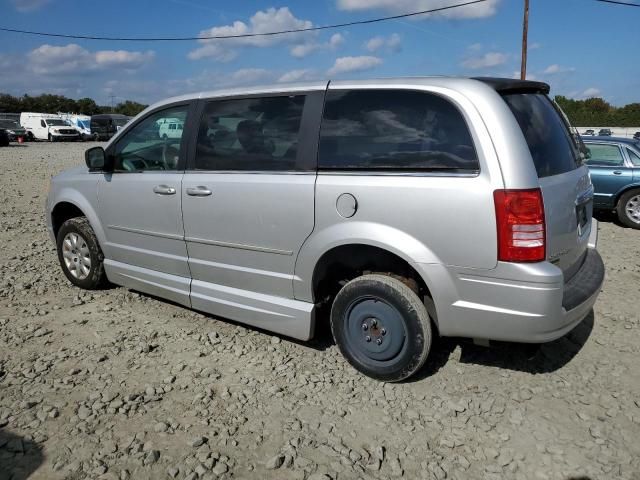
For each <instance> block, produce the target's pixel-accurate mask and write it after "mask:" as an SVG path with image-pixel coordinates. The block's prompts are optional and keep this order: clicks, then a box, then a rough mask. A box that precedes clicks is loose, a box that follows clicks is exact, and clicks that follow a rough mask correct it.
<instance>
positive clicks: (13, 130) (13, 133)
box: [0, 118, 27, 142]
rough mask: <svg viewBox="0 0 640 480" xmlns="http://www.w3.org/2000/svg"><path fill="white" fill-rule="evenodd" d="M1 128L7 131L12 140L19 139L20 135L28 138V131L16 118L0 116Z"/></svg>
mask: <svg viewBox="0 0 640 480" xmlns="http://www.w3.org/2000/svg"><path fill="white" fill-rule="evenodd" d="M0 128H2V129H3V130H5V131H6V132H7V135H9V141H11V142H15V141H17V140H18V138H19V137H22V138H23V139H25V140H26V139H27V131H26V130H25V129H24V128H22V126H21V125H20V124H19V123H18V122H16V121H15V120H7V119H4V118H0Z"/></svg>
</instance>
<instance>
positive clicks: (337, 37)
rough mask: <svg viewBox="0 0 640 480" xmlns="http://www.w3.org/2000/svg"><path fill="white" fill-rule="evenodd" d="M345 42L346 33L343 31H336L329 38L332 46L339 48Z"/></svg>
mask: <svg viewBox="0 0 640 480" xmlns="http://www.w3.org/2000/svg"><path fill="white" fill-rule="evenodd" d="M343 43H344V35H342V34H341V33H334V34H333V35H331V38H330V39H329V46H330V47H332V48H338V47H339V46H340V45H342V44H343Z"/></svg>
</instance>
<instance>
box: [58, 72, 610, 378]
mask: <svg viewBox="0 0 640 480" xmlns="http://www.w3.org/2000/svg"><path fill="white" fill-rule="evenodd" d="M548 92H549V86H548V85H547V84H544V83H540V82H532V81H519V80H511V79H495V78H478V79H469V78H444V77H438V78H399V79H385V80H371V81H331V82H319V83H307V84H297V85H288V86H276V87H268V88H260V89H258V88H256V89H251V90H225V91H215V92H207V93H201V94H197V95H188V96H183V97H178V98H172V99H170V100H167V101H164V102H161V103H158V104H156V105H153V106H151V107H149V108H148V109H147V110H145V111H144V112H142V113H141V114H140V115H138V116H137V117H136V118H135V119H134V120H133V121H132V122H130V123H129V124H128V125H127V126H126V127H125V128H123V129H122V130H121V131H120V132H118V133H117V134H116V136H115V137H114V138H113V139H112V140H111V141H110V142H109V143H108V144H107V146H106V147H105V148H104V149H103V148H102V147H94V148H92V149H89V150H88V151H87V152H86V158H85V160H86V164H87V167H84V166H83V167H79V168H75V169H72V170H69V171H66V172H64V173H62V174H60V175H58V176H56V177H55V178H53V180H52V182H51V188H50V193H49V196H48V199H47V215H46V218H47V223H48V228H49V232H50V234H51V237H52V238H53V239H54V241H55V242H56V245H57V249H58V256H59V259H60V264H61V266H62V270H63V271H64V273H65V275H66V277H67V278H68V279H69V280H70V281H71V282H72V283H73V284H75V285H77V286H79V287H82V288H88V289H93V288H98V287H99V286H100V285H102V284H104V283H105V282H106V281H108V282H111V283H114V284H117V285H122V286H125V287H128V288H131V289H134V290H137V291H141V292H146V293H149V294H152V295H155V296H158V297H163V298H166V299H169V300H171V301H173V302H177V303H179V304H182V305H184V306H186V307H188V308H193V309H196V310H199V311H202V312H208V313H211V314H214V315H216V316H220V317H224V318H229V319H232V320H235V321H238V322H242V323H245V324H248V325H252V326H255V327H259V328H263V329H265V330H270V331H273V332H276V333H278V334H282V335H287V336H290V337H294V338H297V339H301V340H307V339H310V338H311V337H312V336H313V335H314V333H315V332H316V331H317V330H318V329H319V328H320V327H321V324H323V323H324V322H328V323H329V324H330V327H331V331H332V333H333V337H334V339H335V342H336V344H337V346H338V347H339V349H340V350H341V352H342V353H343V354H344V356H345V357H346V359H347V360H348V361H349V363H350V364H351V365H353V366H354V367H355V368H356V369H358V370H359V371H360V372H363V373H364V374H366V375H369V376H371V377H373V378H376V379H380V380H383V381H398V380H402V379H404V378H407V377H409V376H410V375H412V374H413V373H415V372H416V371H417V370H418V369H420V367H421V366H422V365H423V364H424V362H425V360H426V359H427V356H428V353H429V350H430V347H431V343H432V338H433V337H434V336H458V337H469V338H472V339H474V340H476V341H479V342H485V343H486V342H487V341H488V340H502V341H515V342H527V343H541V342H547V341H550V340H553V339H556V338H558V337H560V336H562V335H564V334H565V333H567V332H568V331H570V330H571V329H573V328H574V327H575V326H576V325H577V324H578V323H579V322H580V321H582V319H583V318H584V317H585V316H586V315H587V314H588V313H589V312H590V310H591V308H592V306H593V304H594V303H595V301H596V298H597V296H598V293H599V291H600V287H601V285H602V282H603V278H604V266H603V263H602V260H601V258H600V255H599V254H598V252H597V251H596V248H595V247H596V237H597V226H596V222H595V220H592V208H593V207H592V202H593V187H592V185H591V181H590V178H589V171H588V169H587V167H585V166H583V165H582V156H581V153H580V145H579V141H580V140H579V137H578V136H577V135H576V134H574V133H573V131H572V130H571V127H570V126H569V125H568V122H567V120H566V117H564V115H563V114H562V112H561V111H560V110H559V108H558V107H557V106H556V105H555V104H554V103H553V102H552V101H551V100H550V99H549V97H548V96H547V94H548ZM166 122H178V123H181V124H183V125H184V128H183V130H181V131H180V135H176V136H170V137H168V138H163V137H162V136H160V135H159V134H158V132H159V129H160V128H161V125H163V124H164V123H166ZM323 306H326V307H327V308H326V309H323V308H322V307H323ZM329 309H330V314H328V315H322V313H321V312H327V311H329Z"/></svg>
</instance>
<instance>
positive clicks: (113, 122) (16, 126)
mask: <svg viewBox="0 0 640 480" xmlns="http://www.w3.org/2000/svg"><path fill="white" fill-rule="evenodd" d="M5 115H6V114H5ZM16 118H19V121H18V120H15V119H13V118H0V129H2V130H3V131H5V133H6V135H7V136H8V138H9V141H10V142H13V141H19V140H23V141H28V140H31V141H34V140H46V141H50V142H56V141H77V140H96V141H97V140H109V139H110V138H111V137H112V136H113V135H115V134H116V132H118V130H120V129H121V128H122V127H123V126H125V125H126V124H127V122H129V120H131V117H127V116H125V115H118V114H102V115H93V116H91V117H90V116H88V115H77V114H66V113H59V114H50V113H37V112H22V113H21V114H20V115H19V117H18V116H17V114H16Z"/></svg>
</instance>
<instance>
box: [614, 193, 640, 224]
mask: <svg viewBox="0 0 640 480" xmlns="http://www.w3.org/2000/svg"><path fill="white" fill-rule="evenodd" d="M616 210H617V214H618V219H619V220H620V221H621V222H622V223H624V224H625V225H626V226H627V227H631V228H636V229H640V190H637V189H636V190H630V191H628V192H626V193H625V194H624V195H622V196H621V197H620V200H618V207H617V208H616Z"/></svg>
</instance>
